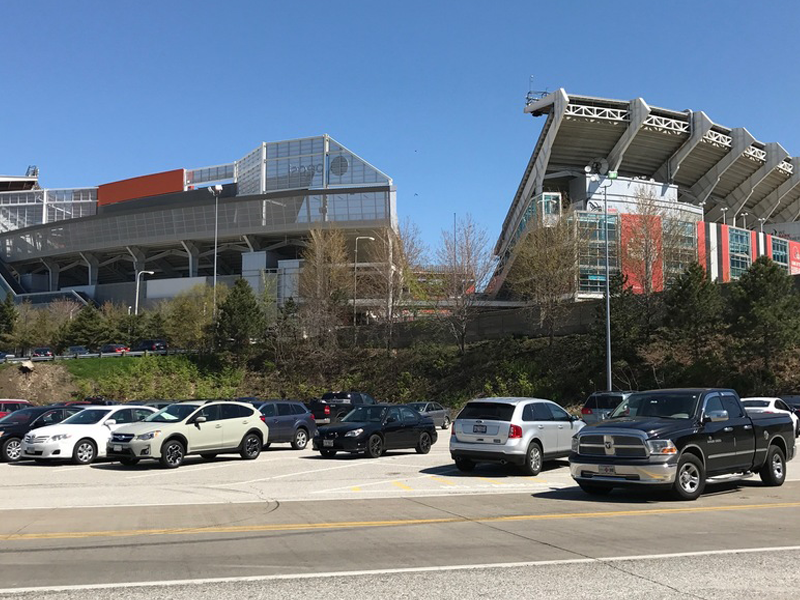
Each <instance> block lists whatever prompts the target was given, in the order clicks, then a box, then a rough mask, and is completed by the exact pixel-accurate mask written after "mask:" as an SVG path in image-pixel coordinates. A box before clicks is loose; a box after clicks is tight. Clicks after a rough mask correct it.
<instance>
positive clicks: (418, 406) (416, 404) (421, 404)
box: [408, 402, 428, 411]
mask: <svg viewBox="0 0 800 600" xmlns="http://www.w3.org/2000/svg"><path fill="white" fill-rule="evenodd" d="M427 405H428V403H427V402H412V403H411V404H409V405H408V406H410V407H411V408H413V409H414V410H417V411H422V410H423V409H424V408H425V407H426V406H427Z"/></svg>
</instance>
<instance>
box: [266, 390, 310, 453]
mask: <svg viewBox="0 0 800 600" xmlns="http://www.w3.org/2000/svg"><path fill="white" fill-rule="evenodd" d="M258 409H259V410H260V411H261V414H262V415H264V422H265V423H266V424H267V427H269V441H268V442H267V443H266V444H264V448H268V447H269V445H270V444H272V443H276V444H281V443H290V444H291V445H292V448H294V449H295V450H303V449H304V448H305V447H306V446H307V445H308V441H309V440H310V439H311V438H312V437H314V432H316V431H317V424H316V423H315V422H314V415H312V414H311V413H310V412H309V411H308V409H307V408H306V406H305V404H303V403H302V402H298V401H292V400H268V401H266V402H263V403H260V405H259V406H258Z"/></svg>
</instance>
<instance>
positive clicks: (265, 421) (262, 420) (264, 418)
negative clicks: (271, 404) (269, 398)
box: [261, 415, 267, 425]
mask: <svg viewBox="0 0 800 600" xmlns="http://www.w3.org/2000/svg"><path fill="white" fill-rule="evenodd" d="M261 422H262V423H264V425H266V424H267V417H265V416H264V415H261Z"/></svg>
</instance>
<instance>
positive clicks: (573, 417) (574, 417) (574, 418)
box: [569, 415, 581, 422]
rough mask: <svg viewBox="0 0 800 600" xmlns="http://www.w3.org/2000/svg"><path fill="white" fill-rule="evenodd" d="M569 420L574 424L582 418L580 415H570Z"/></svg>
mask: <svg viewBox="0 0 800 600" xmlns="http://www.w3.org/2000/svg"><path fill="white" fill-rule="evenodd" d="M569 420H570V421H573V422H574V421H580V420H581V418H580V417H579V416H578V415H570V416H569Z"/></svg>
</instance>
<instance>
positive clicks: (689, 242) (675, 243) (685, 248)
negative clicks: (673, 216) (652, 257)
mask: <svg viewBox="0 0 800 600" xmlns="http://www.w3.org/2000/svg"><path fill="white" fill-rule="evenodd" d="M662 223H663V224H662V229H663V232H662V235H663V239H664V240H665V241H666V247H665V248H664V267H665V268H664V284H665V286H669V284H670V283H672V281H673V280H674V279H675V278H676V277H678V276H679V275H681V274H682V273H684V272H685V271H686V269H688V268H689V265H690V264H691V263H693V262H695V261H696V260H697V223H692V222H687V221H676V220H671V221H670V220H666V219H662Z"/></svg>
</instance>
